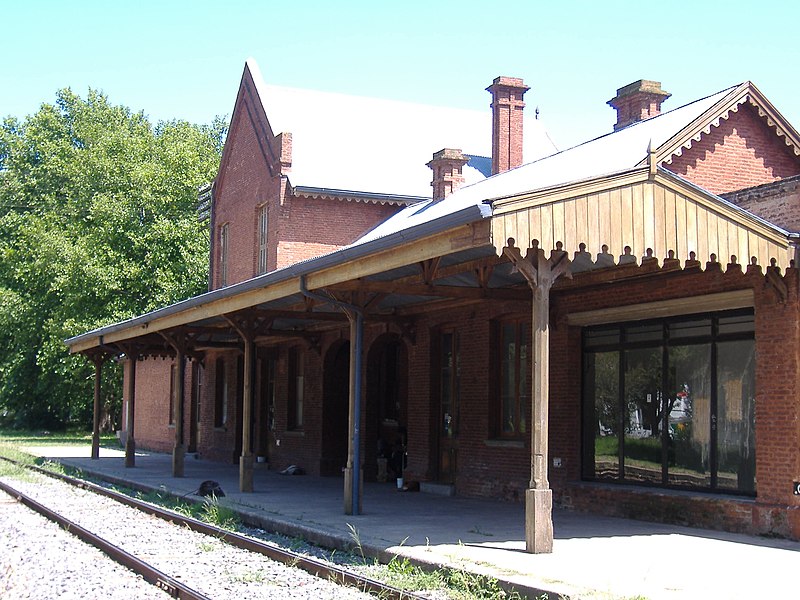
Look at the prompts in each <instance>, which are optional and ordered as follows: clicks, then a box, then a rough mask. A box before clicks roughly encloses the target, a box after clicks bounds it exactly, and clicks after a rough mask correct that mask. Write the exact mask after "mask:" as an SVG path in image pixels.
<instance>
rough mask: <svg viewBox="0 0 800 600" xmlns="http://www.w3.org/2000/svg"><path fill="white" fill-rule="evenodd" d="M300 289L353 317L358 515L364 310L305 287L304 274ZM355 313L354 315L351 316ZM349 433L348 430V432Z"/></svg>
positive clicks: (357, 510)
mask: <svg viewBox="0 0 800 600" xmlns="http://www.w3.org/2000/svg"><path fill="white" fill-rule="evenodd" d="M300 291H301V292H302V294H303V295H304V296H305V297H306V298H311V299H312V300H319V301H320V302H325V303H326V304H332V305H333V306H336V307H338V308H341V309H342V311H344V313H345V314H346V315H347V317H348V319H349V320H350V322H351V324H352V322H353V319H354V318H355V335H354V338H355V339H353V340H351V342H352V344H353V353H354V357H353V366H354V370H353V378H354V379H355V381H354V382H353V403H354V407H353V421H354V422H353V476H352V481H351V486H352V488H351V492H352V495H353V499H352V507H353V512H352V514H354V515H358V514H361V501H360V495H359V494H360V485H361V345H362V340H363V338H364V311H363V310H362V309H361V308H360V307H358V306H355V305H354V304H348V303H347V302H342V301H340V300H336V299H335V298H331V297H329V296H326V295H324V294H317V293H315V292H311V291H309V290H308V288H307V287H306V276H305V275H301V276H300ZM353 315H355V316H353ZM348 435H349V432H348Z"/></svg>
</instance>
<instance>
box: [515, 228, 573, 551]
mask: <svg viewBox="0 0 800 600" xmlns="http://www.w3.org/2000/svg"><path fill="white" fill-rule="evenodd" d="M556 248H557V249H556V250H555V251H553V252H552V253H551V256H550V258H549V259H548V258H546V257H545V254H544V251H543V250H541V249H540V248H539V244H538V242H537V241H536V240H533V243H532V248H531V249H530V251H529V252H528V254H527V256H526V257H525V258H524V259H523V258H522V255H521V254H520V251H519V249H518V248H515V247H514V240H513V239H509V240H508V246H507V247H506V248H504V249H503V253H504V254H505V255H506V256H508V257H509V259H510V260H511V261H512V263H513V264H514V266H515V267H516V268H517V270H518V271H519V272H520V273H521V274H522V275H523V276H524V277H525V280H526V281H527V282H528V285H529V286H530V288H531V290H532V291H533V314H532V317H531V318H532V329H533V340H532V344H533V369H532V371H533V372H532V382H531V383H532V386H533V389H532V390H531V397H532V404H533V405H532V407H531V415H532V419H533V427H532V428H531V480H530V485H529V489H528V490H526V492H525V547H526V550H527V551H528V552H531V553H534V554H543V553H550V552H552V551H553V491H552V490H551V489H550V482H549V481H548V478H547V458H548V452H547V450H548V439H547V438H548V429H549V428H548V418H549V417H548V408H549V407H548V405H549V400H550V387H549V386H550V322H549V321H550V288H551V287H552V286H553V283H554V282H555V280H556V279H558V277H559V276H560V275H566V276H567V277H571V273H570V271H569V264H570V263H569V259H567V256H566V252H563V251H562V250H561V243H560V242H559V243H558V244H556Z"/></svg>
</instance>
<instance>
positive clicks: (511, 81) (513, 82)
mask: <svg viewBox="0 0 800 600" xmlns="http://www.w3.org/2000/svg"><path fill="white" fill-rule="evenodd" d="M495 87H510V88H520V89H522V90H525V92H527V91H528V90H529V89H531V88H530V86H528V85H525V82H524V81H523V80H522V78H521V77H506V76H504V75H501V76H499V77H495V78H494V80H493V81H492V85H490V86H489V87H487V88H486V91H487V92H491V91H492V90H493V89H494V88H495ZM523 93H524V92H523Z"/></svg>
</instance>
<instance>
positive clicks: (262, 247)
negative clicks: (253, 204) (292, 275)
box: [258, 204, 268, 275]
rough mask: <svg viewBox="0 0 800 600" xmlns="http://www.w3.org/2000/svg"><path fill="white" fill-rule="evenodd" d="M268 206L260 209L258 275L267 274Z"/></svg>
mask: <svg viewBox="0 0 800 600" xmlns="http://www.w3.org/2000/svg"><path fill="white" fill-rule="evenodd" d="M267 223H268V221H267V205H266V204H264V205H262V206H260V207H259V209H258V274H259V275H261V274H262V273H266V272H267Z"/></svg>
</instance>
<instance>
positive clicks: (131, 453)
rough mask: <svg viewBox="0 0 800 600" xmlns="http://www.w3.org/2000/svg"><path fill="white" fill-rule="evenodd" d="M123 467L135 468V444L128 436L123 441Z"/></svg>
mask: <svg viewBox="0 0 800 600" xmlns="http://www.w3.org/2000/svg"><path fill="white" fill-rule="evenodd" d="M125 466H126V467H128V468H131V467H135V466H136V442H135V441H134V439H133V437H131V436H130V435H129V436H128V438H127V439H126V440H125Z"/></svg>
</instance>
